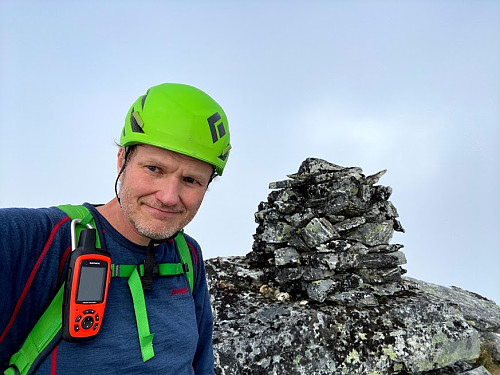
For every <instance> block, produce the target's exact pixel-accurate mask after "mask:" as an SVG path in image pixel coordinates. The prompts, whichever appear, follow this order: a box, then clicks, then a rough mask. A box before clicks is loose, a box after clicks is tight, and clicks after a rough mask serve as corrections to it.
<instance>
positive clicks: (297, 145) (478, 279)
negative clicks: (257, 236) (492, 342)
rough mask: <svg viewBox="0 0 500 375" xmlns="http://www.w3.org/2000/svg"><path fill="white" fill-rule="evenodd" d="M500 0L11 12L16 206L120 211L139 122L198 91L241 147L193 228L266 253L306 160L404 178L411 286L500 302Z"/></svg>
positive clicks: (4, 86) (1, 129)
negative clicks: (185, 88) (282, 191)
mask: <svg viewBox="0 0 500 375" xmlns="http://www.w3.org/2000/svg"><path fill="white" fill-rule="evenodd" d="M499 20H500V2H498V1H495V0H491V1H485V0H484V1H482V0H470V1H455V0H450V1H439V0H437V1H436V0H432V1H416V0H407V1H402V0H398V1H376V0H375V1H355V0H353V1H334V0H325V1H303V2H298V1H238V2H235V1H210V2H208V1H190V2H176V1H150V0H145V1H130V0H123V1H118V0H115V1H96V0H91V1H85V2H75V1H62V0H60V1H43V2H40V1H23V0H2V1H1V2H0V42H1V45H0V47H1V49H0V51H1V52H0V56H1V57H0V64H1V65H0V102H1V103H2V105H1V106H0V158H1V162H0V207H9V206H28V207H40V206H47V205H56V204H60V203H81V202H84V201H89V202H92V203H105V202H107V201H108V200H110V199H111V198H112V197H113V194H114V192H113V184H114V179H115V175H116V171H115V169H116V168H115V164H116V161H115V158H116V148H115V146H114V141H116V140H118V136H119V132H120V130H121V127H122V124H123V121H124V118H125V114H126V112H127V110H128V108H129V106H130V105H131V104H132V102H133V101H134V100H135V99H136V98H137V97H138V96H139V95H142V94H143V93H144V92H145V91H146V89H147V88H148V87H150V86H153V85H156V84H159V83H162V82H182V83H188V84H192V85H194V86H197V87H199V88H201V89H203V90H205V91H207V92H208V93H209V94H210V95H212V96H213V97H214V98H215V99H216V100H217V101H218V102H219V103H220V104H221V105H222V106H223V108H224V109H225V110H226V113H227V115H228V118H229V123H230V129H231V137H232V144H233V150H232V153H231V156H230V160H229V163H228V166H227V169H226V171H225V173H224V176H223V177H222V178H220V179H219V180H218V181H217V182H215V183H214V184H213V186H212V187H211V189H210V191H209V193H208V194H207V197H206V199H205V202H204V205H203V206H202V209H201V210H200V212H199V214H198V216H197V218H196V219H195V221H194V222H193V223H192V224H190V225H189V227H188V230H187V231H188V233H190V234H191V235H193V236H194V237H196V238H197V240H198V241H199V242H200V243H201V244H202V247H203V249H204V254H205V257H206V258H210V257H215V256H227V255H243V254H246V253H248V252H249V251H250V250H251V246H252V242H253V238H252V235H253V233H254V232H255V227H256V224H255V223H254V219H253V214H254V212H255V211H256V210H257V206H258V204H259V202H260V201H263V200H266V199H267V195H268V193H269V192H270V191H269V189H268V183H269V182H271V181H276V180H282V179H285V178H286V174H290V173H294V172H296V171H297V169H298V167H299V165H300V163H301V162H302V160H304V159H305V158H306V157H309V156H311V157H320V158H324V159H326V160H328V161H330V162H333V163H336V164H339V165H344V166H357V167H361V168H363V170H364V172H365V174H366V175H369V174H372V173H375V172H378V171H379V170H382V169H388V172H387V174H386V175H385V176H384V177H383V178H382V179H381V181H380V183H381V184H383V185H389V186H391V187H392V188H393V191H394V193H393V196H392V198H391V201H392V202H393V203H394V205H395V206H396V208H397V209H398V211H399V214H400V219H401V222H402V224H403V226H404V227H405V229H406V233H405V234H396V235H395V237H394V239H393V242H395V243H402V244H404V245H405V247H404V249H403V251H404V253H405V254H406V257H407V259H408V264H407V265H406V266H405V268H406V269H407V270H408V275H409V276H412V277H415V278H418V279H421V280H425V281H430V282H434V283H437V284H440V285H445V286H450V285H456V286H460V287H462V288H464V289H467V290H470V291H473V292H477V293H479V294H481V295H483V296H485V297H488V298H491V299H493V300H495V301H496V302H497V303H499V302H500V276H499V275H500V272H499V271H498V269H499V264H500V262H499V258H500V256H499V244H498V241H497V238H498V237H497V236H498V231H499V229H500V219H499V212H500V194H499V192H500V22H499Z"/></svg>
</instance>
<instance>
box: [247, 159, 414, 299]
mask: <svg viewBox="0 0 500 375" xmlns="http://www.w3.org/2000/svg"><path fill="white" fill-rule="evenodd" d="M385 172H386V171H385V170H384V171H381V172H379V173H376V174H374V175H371V176H368V177H366V176H364V175H363V171H362V170H361V169H360V168H346V167H341V166H338V165H335V164H332V163H329V162H327V161H325V160H321V159H316V158H308V159H306V160H305V161H304V162H303V163H302V164H301V166H300V168H299V170H298V172H297V173H296V174H293V175H289V176H288V177H289V178H290V179H289V180H285V181H278V182H273V183H271V184H270V185H269V187H270V189H273V191H272V192H271V193H270V194H269V196H268V199H267V202H261V203H260V205H259V208H258V212H257V213H256V214H255V220H256V222H257V223H258V227H257V230H256V234H255V235H254V244H253V248H252V252H250V253H249V254H247V257H248V259H249V260H250V262H251V263H252V264H253V265H254V266H257V267H259V268H262V269H263V270H264V272H265V274H266V277H267V279H268V280H269V284H270V285H274V286H279V288H280V289H281V290H283V291H286V292H288V293H290V294H291V295H295V296H302V297H303V296H304V294H306V295H307V296H308V297H309V298H310V299H313V300H316V301H319V302H323V301H325V300H330V301H341V302H344V303H349V302H353V303H356V304H359V303H363V301H364V303H365V304H368V305H370V304H376V300H375V295H377V294H384V293H385V294H392V293H393V292H394V291H396V290H397V286H398V285H399V284H398V281H399V280H400V279H401V275H402V274H404V273H405V272H406V271H405V270H404V269H403V268H402V267H401V265H402V264H405V263H406V258H405V256H404V254H403V253H402V252H401V251H400V249H401V248H402V247H403V246H402V245H399V244H389V241H390V240H391V238H392V235H393V232H394V230H396V231H401V232H404V229H403V228H402V226H401V224H400V222H399V221H398V220H397V217H398V213H397V210H396V208H395V207H394V206H393V205H392V203H391V202H390V201H389V200H388V199H389V197H390V195H391V193H392V189H391V188H390V187H387V186H380V185H376V184H377V182H378V180H379V178H380V177H381V176H382V175H383V174H384V173H385ZM276 284H278V285H276Z"/></svg>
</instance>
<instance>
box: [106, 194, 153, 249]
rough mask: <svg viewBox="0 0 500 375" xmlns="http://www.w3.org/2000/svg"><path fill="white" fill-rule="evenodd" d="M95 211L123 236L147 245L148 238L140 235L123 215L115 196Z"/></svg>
mask: <svg viewBox="0 0 500 375" xmlns="http://www.w3.org/2000/svg"><path fill="white" fill-rule="evenodd" d="M97 211H99V213H100V214H101V215H102V216H103V217H104V218H105V219H106V220H107V221H108V222H109V223H110V224H111V226H112V227H113V228H115V229H116V230H117V231H118V232H119V233H120V234H121V235H122V236H123V237H125V238H126V239H128V240H129V241H132V242H133V243H136V244H138V245H141V246H147V245H148V244H149V241H150V239H149V238H147V237H144V236H143V235H141V234H140V233H139V232H137V230H136V229H135V227H134V226H133V225H132V224H131V223H130V221H129V220H128V219H127V217H126V216H125V214H124V212H123V210H122V208H121V206H120V203H118V199H117V198H116V197H115V198H113V199H112V200H111V201H109V202H108V203H106V204H105V205H103V206H99V207H97Z"/></svg>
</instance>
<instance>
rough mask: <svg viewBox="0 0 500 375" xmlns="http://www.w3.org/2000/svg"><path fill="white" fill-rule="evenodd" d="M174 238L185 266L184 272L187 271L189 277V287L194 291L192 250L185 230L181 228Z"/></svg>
mask: <svg viewBox="0 0 500 375" xmlns="http://www.w3.org/2000/svg"><path fill="white" fill-rule="evenodd" d="M174 240H175V245H176V246H177V250H178V251H179V256H180V258H181V263H182V267H183V268H184V272H185V273H186V277H187V279H188V282H189V287H190V288H191V293H192V292H193V288H194V267H193V258H192V257H191V252H190V251H189V247H188V244H187V241H186V238H185V237H184V231H183V230H181V231H180V232H179V234H178V235H177V236H176V237H175V239H174Z"/></svg>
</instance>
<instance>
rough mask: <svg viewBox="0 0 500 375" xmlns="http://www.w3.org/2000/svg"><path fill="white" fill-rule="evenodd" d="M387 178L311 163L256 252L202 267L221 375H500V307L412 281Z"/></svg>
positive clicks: (294, 180)
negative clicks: (396, 238)
mask: <svg viewBox="0 0 500 375" xmlns="http://www.w3.org/2000/svg"><path fill="white" fill-rule="evenodd" d="M384 172H385V171H382V172H379V173H377V174H375V175H372V176H368V177H365V176H364V175H363V173H362V170H361V169H359V168H344V167H340V166H337V165H334V164H331V163H328V162H326V161H324V160H320V159H312V158H309V159H307V160H305V161H304V162H303V163H302V165H301V166H300V168H299V171H298V173H296V174H294V175H290V176H289V177H290V180H285V181H279V182H275V183H271V185H270V188H271V189H273V190H274V191H272V192H271V193H270V194H269V197H268V200H267V202H262V203H261V204H260V205H259V209H258V212H257V213H256V215H255V218H256V221H257V223H258V224H259V225H258V228H257V231H256V234H255V235H254V238H255V242H254V246H253V250H252V252H250V253H249V254H248V255H247V256H246V257H227V258H214V259H208V260H207V261H206V262H205V264H206V269H207V277H208V282H209V287H210V291H211V298H212V306H213V310H214V323H215V326H214V352H215V353H214V354H215V359H216V373H217V374H290V375H293V374H308V375H310V374H316V375H321V374H427V375H431V374H471V375H472V374H494V375H495V374H500V367H499V364H500V355H499V353H500V308H499V307H498V306H497V305H496V304H495V303H494V302H493V301H490V300H487V299H485V298H483V297H481V296H478V295H476V294H474V293H471V292H467V291H464V290H461V289H459V288H445V287H442V286H437V285H433V284H429V283H425V282H423V281H419V280H414V279H410V278H406V277H404V276H403V274H404V273H405V271H404V269H403V268H402V267H401V266H402V265H403V264H405V263H406V259H405V257H404V254H403V253H402V252H401V248H402V247H403V246H402V245H398V244H389V241H390V239H391V237H392V233H393V231H394V230H399V231H403V229H402V226H401V224H400V222H399V221H398V219H397V217H398V214H397V211H396V209H395V207H394V206H393V205H392V204H391V203H390V202H389V201H388V198H389V197H390V195H391V189H390V188H389V187H384V186H378V185H376V184H377V182H378V179H379V178H380V177H381V176H382V175H383V173H384Z"/></svg>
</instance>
